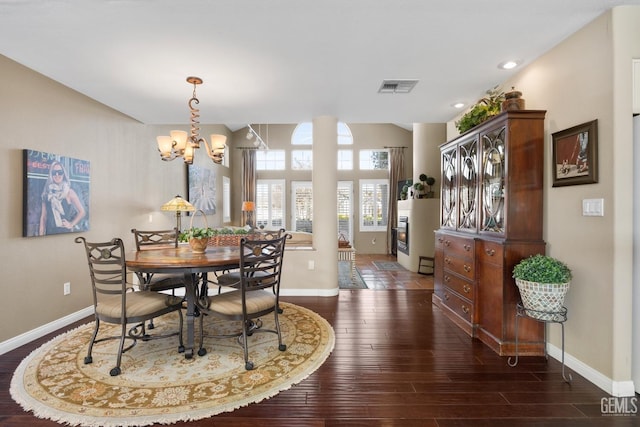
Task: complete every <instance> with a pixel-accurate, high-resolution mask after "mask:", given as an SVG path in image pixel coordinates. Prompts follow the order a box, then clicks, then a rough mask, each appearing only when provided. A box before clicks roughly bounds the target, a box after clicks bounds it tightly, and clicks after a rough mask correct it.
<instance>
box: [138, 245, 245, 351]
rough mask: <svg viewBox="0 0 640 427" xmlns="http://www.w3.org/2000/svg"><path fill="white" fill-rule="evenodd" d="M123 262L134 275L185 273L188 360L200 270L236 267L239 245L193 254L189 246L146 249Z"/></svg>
mask: <svg viewBox="0 0 640 427" xmlns="http://www.w3.org/2000/svg"><path fill="white" fill-rule="evenodd" d="M126 264H127V268H128V269H129V270H131V271H133V272H135V273H136V274H137V275H141V274H144V273H173V274H176V273H182V274H184V283H185V300H186V302H187V339H186V346H185V357H186V358H187V359H191V358H192V357H193V348H194V319H195V316H196V298H197V297H198V292H197V289H196V288H197V286H198V283H199V278H198V276H199V275H201V274H203V273H209V272H215V271H220V270H227V269H230V268H237V267H238V265H239V264H240V247H239V246H209V247H207V250H206V251H205V252H204V253H202V254H196V253H193V252H192V251H191V248H190V247H189V246H188V245H180V246H178V247H177V248H163V249H147V250H142V251H136V252H131V253H129V254H127V260H126ZM138 277H140V276H138ZM205 288H206V287H205Z"/></svg>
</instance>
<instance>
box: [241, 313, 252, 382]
mask: <svg viewBox="0 0 640 427" xmlns="http://www.w3.org/2000/svg"><path fill="white" fill-rule="evenodd" d="M251 324H252V322H251V321H250V320H246V321H245V322H243V325H242V344H243V345H242V348H243V350H244V369H246V370H247V371H251V370H253V362H251V361H249V338H248V336H249V328H250V327H251Z"/></svg>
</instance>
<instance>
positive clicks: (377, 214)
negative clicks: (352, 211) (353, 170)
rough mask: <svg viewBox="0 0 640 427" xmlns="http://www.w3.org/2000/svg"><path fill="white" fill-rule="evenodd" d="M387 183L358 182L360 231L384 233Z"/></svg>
mask: <svg viewBox="0 0 640 427" xmlns="http://www.w3.org/2000/svg"><path fill="white" fill-rule="evenodd" d="M388 204H389V182H388V181H387V180H386V179H362V180H360V231H385V230H386V229H387V222H388V218H387V214H388V210H387V206H388Z"/></svg>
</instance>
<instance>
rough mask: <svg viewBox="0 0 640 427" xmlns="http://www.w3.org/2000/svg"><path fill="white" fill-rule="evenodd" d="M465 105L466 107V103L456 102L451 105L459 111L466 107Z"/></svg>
mask: <svg viewBox="0 0 640 427" xmlns="http://www.w3.org/2000/svg"><path fill="white" fill-rule="evenodd" d="M464 105H465V104H464V102H455V103H453V104H451V106H452V107H453V108H457V109H460V108H462V107H464Z"/></svg>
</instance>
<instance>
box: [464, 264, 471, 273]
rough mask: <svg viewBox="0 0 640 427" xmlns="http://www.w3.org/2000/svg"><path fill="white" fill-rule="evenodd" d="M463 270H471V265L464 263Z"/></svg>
mask: <svg viewBox="0 0 640 427" xmlns="http://www.w3.org/2000/svg"><path fill="white" fill-rule="evenodd" d="M464 271H466V272H467V273H468V272H470V271H471V267H469V266H468V265H467V264H465V265H464Z"/></svg>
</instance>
